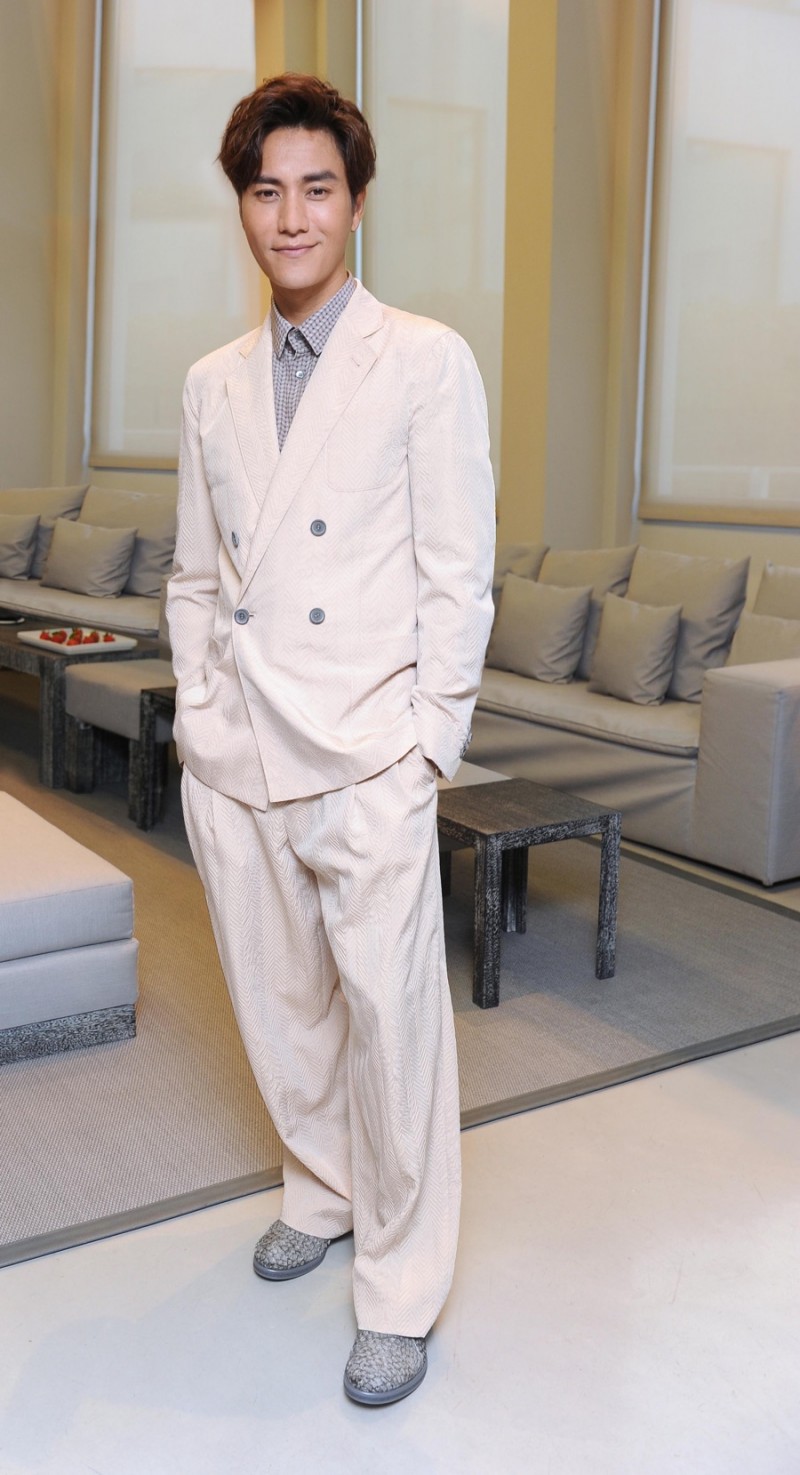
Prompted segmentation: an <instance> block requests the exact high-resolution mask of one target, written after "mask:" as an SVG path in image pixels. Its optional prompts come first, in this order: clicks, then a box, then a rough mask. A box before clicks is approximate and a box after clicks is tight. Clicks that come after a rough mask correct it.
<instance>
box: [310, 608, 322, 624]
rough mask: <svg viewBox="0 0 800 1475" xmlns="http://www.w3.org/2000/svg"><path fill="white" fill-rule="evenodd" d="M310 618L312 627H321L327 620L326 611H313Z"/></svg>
mask: <svg viewBox="0 0 800 1475" xmlns="http://www.w3.org/2000/svg"><path fill="white" fill-rule="evenodd" d="M308 618H309V619H310V621H311V623H312V625H321V624H322V621H323V620H324V619H325V611H324V609H312V611H311V614H310V615H309V617H308Z"/></svg>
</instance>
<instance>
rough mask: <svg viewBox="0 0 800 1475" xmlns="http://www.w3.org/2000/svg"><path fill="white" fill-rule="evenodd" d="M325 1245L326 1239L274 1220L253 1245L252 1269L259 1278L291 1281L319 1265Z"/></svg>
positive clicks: (280, 1220)
mask: <svg viewBox="0 0 800 1475" xmlns="http://www.w3.org/2000/svg"><path fill="white" fill-rule="evenodd" d="M329 1244H330V1240H329V1239H318V1238H317V1236H316V1234H303V1233H302V1231H301V1230H299V1229H291V1228H290V1227H289V1225H288V1224H284V1222H283V1220H282V1219H276V1220H275V1223H274V1224H270V1226H269V1229H268V1230H267V1232H266V1234H262V1236H261V1238H260V1240H259V1241H258V1244H257V1245H256V1250H255V1254H254V1256H253V1269H254V1270H255V1273H256V1275H260V1276H261V1278H262V1280H294V1279H295V1276H297V1275H307V1274H308V1272H309V1270H315V1269H316V1267H317V1266H318V1265H321V1264H322V1262H323V1260H324V1259H325V1255H326V1252H327V1249H328V1245H329Z"/></svg>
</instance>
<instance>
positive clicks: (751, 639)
mask: <svg viewBox="0 0 800 1475" xmlns="http://www.w3.org/2000/svg"><path fill="white" fill-rule="evenodd" d="M795 656H800V619H797V620H781V619H779V618H778V616H777V615H755V614H743V615H742V617H741V619H740V620H739V623H738V625H737V626H736V634H735V635H734V637H733V645H732V646H731V653H730V655H729V656H728V659H727V661H726V665H728V666H751V665H756V664H759V663H760V662H761V661H784V660H791V659H793V658H794V657H795Z"/></svg>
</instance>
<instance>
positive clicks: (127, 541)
mask: <svg viewBox="0 0 800 1475" xmlns="http://www.w3.org/2000/svg"><path fill="white" fill-rule="evenodd" d="M175 518H176V505H175V497H174V496H170V495H169V494H166V493H157V492H132V491H126V490H116V489H113V490H112V489H110V488H106V487H94V486H76V487H43V488H38V489H37V488H31V487H21V488H9V489H6V490H0V606H2V607H3V608H5V609H10V610H13V611H15V612H18V613H19V614H24V615H30V616H35V617H36V618H40V619H44V620H50V619H52V621H53V623H54V624H76V625H88V626H92V627H97V628H99V629H103V630H116V631H124V632H126V633H128V634H133V635H143V636H155V635H157V634H158V607H159V592H160V586H161V580H162V578H163V577H164V575H165V574H168V573H169V571H170V568H171V566H172V557H173V553H174V548H175Z"/></svg>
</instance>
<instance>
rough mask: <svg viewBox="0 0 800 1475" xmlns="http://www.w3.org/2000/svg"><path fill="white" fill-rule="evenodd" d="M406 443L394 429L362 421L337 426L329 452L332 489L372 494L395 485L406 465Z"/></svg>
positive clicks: (327, 471) (326, 456)
mask: <svg viewBox="0 0 800 1475" xmlns="http://www.w3.org/2000/svg"><path fill="white" fill-rule="evenodd" d="M405 459H406V445H405V439H404V438H403V437H401V436H400V435H398V433H397V430H396V429H395V428H394V427H393V426H391V425H385V426H383V427H381V428H380V429H379V428H378V426H371V425H370V424H369V422H368V421H365V420H362V419H358V420H355V419H354V420H353V421H347V422H345V423H342V424H340V425H337V426H336V427H335V429H334V430H333V431H332V432H331V434H330V436H329V437H328V443H327V446H326V448H325V472H326V477H327V481H328V485H329V486H330V487H331V488H332V489H333V490H334V491H336V492H372V491H377V490H378V489H379V488H380V487H385V486H388V485H390V484H391V482H393V481H395V480H396V479H397V477H398V475H399V473H400V472H401V471H402V469H403V467H404V465H405Z"/></svg>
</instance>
